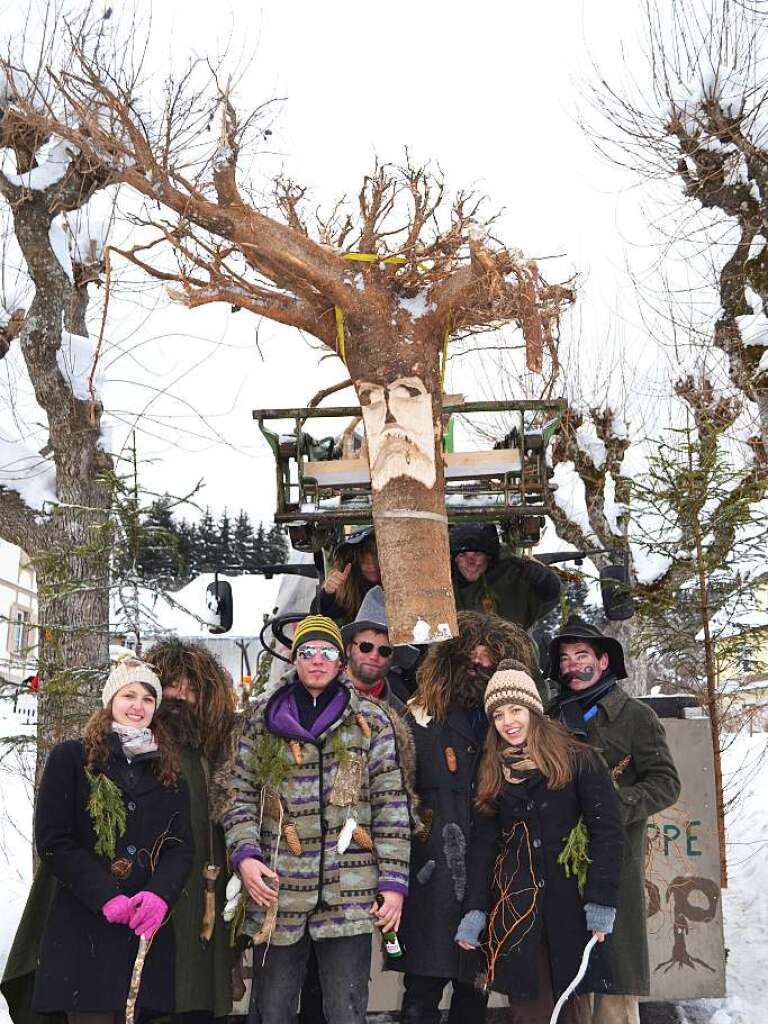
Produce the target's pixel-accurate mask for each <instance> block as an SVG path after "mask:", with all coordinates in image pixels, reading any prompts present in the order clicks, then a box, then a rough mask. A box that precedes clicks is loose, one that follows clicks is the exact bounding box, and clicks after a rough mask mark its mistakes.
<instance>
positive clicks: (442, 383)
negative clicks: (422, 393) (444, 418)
mask: <svg viewBox="0 0 768 1024" xmlns="http://www.w3.org/2000/svg"><path fill="white" fill-rule="evenodd" d="M450 337H451V328H450V327H448V326H446V328H445V337H444V338H443V361H442V366H441V368H440V390H441V391H442V392H443V394H445V373H446V370H447V369H448V342H449V340H450Z"/></svg>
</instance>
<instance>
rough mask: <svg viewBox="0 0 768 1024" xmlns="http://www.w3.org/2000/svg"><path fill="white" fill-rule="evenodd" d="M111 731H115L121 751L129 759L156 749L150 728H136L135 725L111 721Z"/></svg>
mask: <svg viewBox="0 0 768 1024" xmlns="http://www.w3.org/2000/svg"><path fill="white" fill-rule="evenodd" d="M112 731H113V732H114V733H116V735H117V738H118V739H119V740H120V743H121V745H122V748H123V753H124V754H125V756H126V757H127V758H128V759H129V760H131V758H134V757H136V756H138V755H139V754H151V753H153V752H154V751H155V750H157V743H155V738H154V736H153V735H152V730H151V729H143V728H142V729H138V728H137V727H136V726H135V725H121V724H120V722H113V723H112Z"/></svg>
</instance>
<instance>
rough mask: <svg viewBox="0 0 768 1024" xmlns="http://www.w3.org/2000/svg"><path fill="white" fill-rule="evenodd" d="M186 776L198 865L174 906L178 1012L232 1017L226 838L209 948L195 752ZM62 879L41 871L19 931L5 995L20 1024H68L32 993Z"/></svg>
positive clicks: (201, 779)
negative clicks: (37, 1007) (36, 1006)
mask: <svg viewBox="0 0 768 1024" xmlns="http://www.w3.org/2000/svg"><path fill="white" fill-rule="evenodd" d="M181 774H182V777H183V778H184V780H185V782H186V783H187V786H188V787H189V797H190V807H191V811H192V833H193V836H194V840H195V859H194V861H193V865H192V871H191V873H190V875H189V879H188V880H187V883H186V885H185V887H184V891H183V892H182V894H181V896H180V897H179V899H178V901H177V902H176V904H175V905H174V908H173V914H172V916H171V921H172V923H173V929H174V936H175V940H176V1012H177V1013H186V1012H190V1011H202V1012H205V1013H212V1014H213V1016H215V1017H223V1016H226V1015H227V1014H228V1013H229V1012H230V1010H231V1007H232V996H231V989H230V964H231V955H230V949H229V935H228V931H227V926H226V923H225V922H224V921H223V920H222V918H221V911H222V910H223V908H224V888H225V886H226V884H227V866H226V856H225V849H224V836H223V833H222V831H221V828H219V827H218V826H216V827H215V828H214V833H213V841H214V860H215V862H216V864H218V865H221V873H220V875H219V879H218V881H217V883H216V924H215V927H214V933H213V938H212V939H211V941H210V943H209V944H208V946H207V947H205V948H204V947H203V946H202V944H201V942H200V939H199V933H200V924H201V921H202V917H203V884H202V870H203V864H204V863H206V862H207V861H208V858H209V830H208V821H209V810H208V806H209V805H208V799H207V787H206V785H205V776H204V774H203V767H202V763H201V759H200V757H199V756H198V755H197V754H196V753H194V752H193V751H189V750H185V751H184V752H183V754H182V763H181ZM56 884H57V883H56V879H55V878H54V877H53V875H52V874H51V872H50V871H49V870H48V868H47V867H46V866H45V864H41V865H40V867H39V868H38V870H37V872H36V874H35V878H34V881H33V882H32V887H31V889H30V891H29V896H28V898H27V903H26V906H25V908H24V913H23V914H22V917H21V921H20V922H19V927H18V928H17V930H16V935H15V937H14V940H13V945H12V946H11V950H10V952H9V954H8V960H7V962H6V965H5V971H4V972H3V979H2V982H0V992H2V994H3V995H4V996H5V998H6V1000H7V1002H8V1008H9V1011H10V1015H11V1019H12V1020H13V1022H14V1024H57V1022H59V1021H60V1022H61V1024H64V1022H65V1021H66V1017H65V1016H64V1015H63V1014H62V1015H61V1016H60V1017H58V1016H56V1015H52V1014H46V1015H45V1016H43V1015H42V1014H36V1013H33V1012H32V1009H31V1001H32V988H33V985H34V977H35V970H36V969H37V957H38V950H39V948H40V940H41V938H42V935H43V930H44V928H45V922H46V920H47V917H48V910H49V908H50V906H51V902H52V900H53V896H54V893H55V891H56Z"/></svg>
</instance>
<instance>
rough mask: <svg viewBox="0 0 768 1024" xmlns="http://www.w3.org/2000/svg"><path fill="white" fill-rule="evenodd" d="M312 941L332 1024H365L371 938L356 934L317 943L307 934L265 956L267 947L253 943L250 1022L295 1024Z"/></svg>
mask: <svg viewBox="0 0 768 1024" xmlns="http://www.w3.org/2000/svg"><path fill="white" fill-rule="evenodd" d="M310 944H312V945H314V947H315V953H316V954H317V966H318V973H319V975H320V987H321V988H322V990H323V1012H324V1014H325V1019H326V1020H327V1021H328V1024H365V1012H366V1009H367V1006H368V977H369V974H370V967H371V936H370V935H352V936H347V937H344V938H339V939H319V940H318V941H317V942H314V943H312V940H311V939H310V937H309V934H308V933H307V932H305V933H304V935H303V936H302V937H301V938H300V939H299V941H298V942H294V943H293V945H291V946H270V947H269V949H268V950H267V956H266V960H264V946H254V949H253V988H252V990H251V1006H250V1010H249V1012H248V1024H295V1022H296V1021H297V1019H298V1009H299V995H300V993H301V987H302V985H303V984H304V975H305V974H306V970H307V960H308V959H309V951H310ZM262 960H264V963H263V965H262Z"/></svg>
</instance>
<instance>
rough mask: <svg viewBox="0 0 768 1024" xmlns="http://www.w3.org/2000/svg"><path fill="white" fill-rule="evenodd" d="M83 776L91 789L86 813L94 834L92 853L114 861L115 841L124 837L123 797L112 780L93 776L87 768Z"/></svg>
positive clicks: (101, 776)
mask: <svg viewBox="0 0 768 1024" xmlns="http://www.w3.org/2000/svg"><path fill="white" fill-rule="evenodd" d="M85 776H86V778H87V779H88V784H89V786H90V787H91V795H90V796H89V798H88V813H89V814H90V816H91V821H92V822H93V830H94V832H95V833H96V846H95V847H94V852H95V853H96V854H97V856H99V857H108V858H109V860H114V858H115V855H116V852H117V849H116V847H117V840H118V839H119V838H120V837H121V836H123V835H125V829H126V820H125V804H124V803H123V795H122V793H121V792H120V790H119V788H118V787H117V786H116V785H115V783H114V782H113V781H112V779H110V778H108V777H107V776H106V775H102V774H101V772H99V773H98V774H97V775H94V774H93V773H92V772H91V771H89V770H88V769H87V768H86V769H85Z"/></svg>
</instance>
